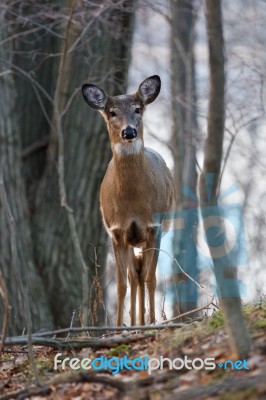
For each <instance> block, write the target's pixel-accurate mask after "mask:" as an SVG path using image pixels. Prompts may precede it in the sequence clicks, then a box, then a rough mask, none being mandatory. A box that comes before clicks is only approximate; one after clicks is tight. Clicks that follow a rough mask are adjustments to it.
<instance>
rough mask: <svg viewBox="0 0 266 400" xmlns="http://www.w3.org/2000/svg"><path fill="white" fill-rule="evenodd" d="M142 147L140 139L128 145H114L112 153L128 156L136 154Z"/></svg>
mask: <svg viewBox="0 0 266 400" xmlns="http://www.w3.org/2000/svg"><path fill="white" fill-rule="evenodd" d="M142 146H143V142H142V140H141V139H135V140H134V141H132V142H128V143H116V144H115V145H114V151H115V152H116V154H119V155H121V156H128V155H133V154H138V153H139V152H140V151H141V149H142Z"/></svg>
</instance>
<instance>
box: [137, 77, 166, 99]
mask: <svg viewBox="0 0 266 400" xmlns="http://www.w3.org/2000/svg"><path fill="white" fill-rule="evenodd" d="M160 90H161V79H160V77H159V76H158V75H153V76H150V77H149V78H147V79H145V81H143V82H142V83H141V84H140V85H139V90H138V94H139V95H140V97H142V99H143V100H144V103H145V104H150V103H152V102H153V101H154V100H155V99H156V97H157V96H158V94H159V93H160Z"/></svg>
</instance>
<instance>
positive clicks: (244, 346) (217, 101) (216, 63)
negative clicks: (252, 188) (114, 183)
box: [200, 0, 250, 358]
mask: <svg viewBox="0 0 266 400" xmlns="http://www.w3.org/2000/svg"><path fill="white" fill-rule="evenodd" d="M206 18H207V28H208V43H209V65H210V94H209V110H208V136H207V140H206V143H205V150H204V166H203V172H202V174H201V176H200V202H201V212H202V218H203V224H204V228H205V232H207V230H208V228H209V226H208V225H207V224H206V221H207V219H206V218H204V212H205V210H206V208H208V207H209V208H210V207H213V209H215V213H216V215H219V216H220V218H221V214H222V213H221V207H220V206H219V205H218V204H217V199H218V194H219V193H218V192H219V185H220V172H221V162H222V153H223V138H224V118H225V111H224V109H225V105H224V101H225V100H224V91H225V71H224V41H223V29H222V11H221V2H220V1H216V2H214V1H212V0H206ZM220 221H221V225H220V226H219V229H221V228H222V232H226V229H225V228H226V227H225V226H224V224H223V223H222V219H220ZM224 246H225V244H224ZM209 249H210V254H211V257H212V259H213V265H214V273H215V276H216V281H217V286H218V292H219V299H220V303H221V306H222V309H223V311H224V315H225V321H226V324H227V327H228V333H229V337H230V344H231V347H232V350H233V351H234V352H235V353H236V354H237V356H238V357H242V358H245V357H247V355H248V352H249V348H250V342H249V336H248V332H247V328H246V326H245V324H244V320H243V315H242V312H241V299H240V294H239V289H238V285H237V280H236V267H237V266H235V265H233V264H234V260H233V259H232V258H231V259H230V256H229V257H228V265H222V264H219V263H217V261H216V260H215V257H216V256H215V254H214V248H213V247H212V246H210V245H209ZM224 250H225V251H224V253H226V248H225V249H224ZM225 272H227V276H226V274H225ZM228 278H229V279H230V281H228V282H230V285H231V286H230V294H226V292H227V290H228V288H227V287H226V279H228ZM232 286H233V287H232ZM232 290H233V295H231V293H232ZM231 296H233V297H231Z"/></svg>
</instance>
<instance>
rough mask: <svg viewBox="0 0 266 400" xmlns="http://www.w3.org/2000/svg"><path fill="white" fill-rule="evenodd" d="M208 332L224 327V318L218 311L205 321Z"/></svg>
mask: <svg viewBox="0 0 266 400" xmlns="http://www.w3.org/2000/svg"><path fill="white" fill-rule="evenodd" d="M205 325H206V328H207V330H208V332H213V331H215V330H217V329H220V328H223V327H224V316H223V314H222V313H221V312H220V311H217V312H215V313H214V314H213V315H212V316H211V317H209V318H207V319H206V321H205Z"/></svg>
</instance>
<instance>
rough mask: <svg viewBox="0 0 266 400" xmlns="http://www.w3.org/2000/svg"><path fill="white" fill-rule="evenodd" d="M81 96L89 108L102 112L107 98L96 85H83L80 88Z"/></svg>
mask: <svg viewBox="0 0 266 400" xmlns="http://www.w3.org/2000/svg"><path fill="white" fill-rule="evenodd" d="M82 94H83V97H84V100H85V101H86V103H88V104H89V106H90V107H92V108H95V109H96V110H99V111H103V110H104V108H105V106H106V103H107V99H108V96H107V94H106V93H105V92H104V91H103V90H102V89H101V88H99V87H98V86H96V85H91V84H89V83H85V85H83V86H82Z"/></svg>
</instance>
